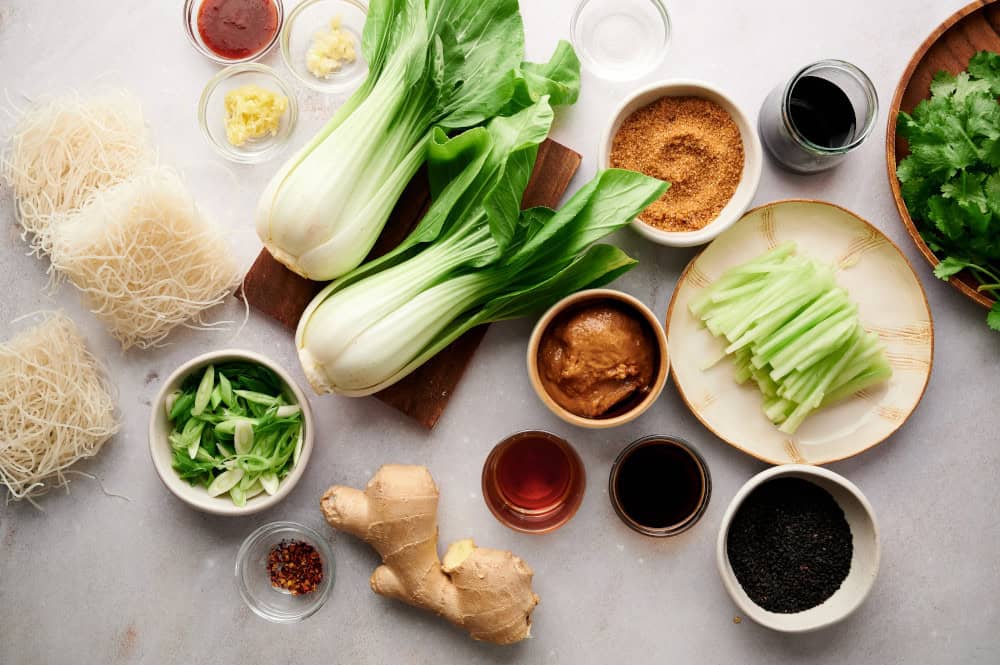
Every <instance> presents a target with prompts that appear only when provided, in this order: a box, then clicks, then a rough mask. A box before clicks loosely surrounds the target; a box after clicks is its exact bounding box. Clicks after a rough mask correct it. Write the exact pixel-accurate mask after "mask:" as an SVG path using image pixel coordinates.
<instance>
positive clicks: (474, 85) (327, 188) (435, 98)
mask: <svg viewBox="0 0 1000 665" xmlns="http://www.w3.org/2000/svg"><path fill="white" fill-rule="evenodd" d="M362 51H363V53H364V56H365V59H366V60H367V62H368V67H369V74H368V77H367V79H366V81H365V83H364V84H363V85H362V86H361V88H360V89H358V91H357V92H356V93H355V94H354V95H353V96H352V97H351V98H350V99H349V100H348V101H347V102H346V103H345V104H344V106H343V107H342V108H341V109H340V110H339V111H338V112H337V113H336V114H335V115H334V116H333V118H332V119H331V120H330V121H329V122H328V123H327V125H326V126H325V127H324V128H323V129H322V130H321V131H320V132H319V133H318V134H317V135H316V136H315V137H314V138H313V139H312V140H311V141H310V142H309V143H308V144H306V145H305V146H304V147H303V148H302V149H301V150H300V151H299V152H298V153H297V154H296V155H295V156H293V157H292V158H291V159H290V160H289V161H288V162H287V163H286V164H285V165H284V166H283V167H282V168H281V169H280V170H279V171H278V173H277V174H276V175H275V176H274V178H273V179H272V180H271V182H270V184H269V185H268V187H267V188H266V190H265V191H264V193H263V195H262V196H261V198H260V201H259V203H258V207H257V213H256V226H257V232H258V235H259V236H260V238H261V240H262V241H263V242H264V245H265V247H267V249H268V250H269V251H270V252H271V254H272V255H273V256H274V257H275V258H277V259H278V260H279V261H281V262H282V263H284V264H285V265H286V266H288V267H289V268H290V269H292V270H294V271H295V272H297V273H299V274H301V275H303V276H305V277H308V278H310V279H314V280H330V279H334V278H336V277H339V276H341V275H344V274H346V273H347V272H349V271H351V270H352V269H354V268H355V267H357V266H358V265H359V264H360V263H361V262H362V261H363V260H364V258H365V256H367V255H368V252H369V251H370V250H371V248H372V246H373V245H374V244H375V241H376V239H377V238H378V236H379V234H380V233H381V231H382V228H383V227H384V226H385V223H386V221H387V219H388V217H389V214H390V213H391V211H392V209H393V207H394V206H395V204H396V202H397V201H398V200H399V197H400V195H401V194H402V192H403V189H404V188H405V187H406V185H407V183H408V182H409V181H410V179H411V178H412V177H413V175H414V174H415V173H416V172H417V170H418V169H419V168H420V166H421V165H422V164H423V163H424V161H425V159H426V158H427V156H428V146H429V145H430V144H431V143H433V142H434V140H435V135H436V134H437V133H438V132H440V131H441V130H442V129H443V130H444V131H445V132H451V131H455V130H460V129H465V128H469V127H474V126H477V125H480V124H482V123H484V122H486V121H487V120H489V119H490V118H492V117H494V116H496V115H498V114H503V115H511V114H514V113H516V112H517V111H519V110H521V109H523V108H525V107H528V106H531V105H533V104H535V103H536V102H538V101H539V100H540V99H541V98H542V97H543V96H548V97H549V100H550V102H551V103H553V104H571V103H573V102H575V101H576V98H577V96H578V93H579V83H580V63H579V60H577V57H576V54H575V53H574V52H573V49H572V47H570V46H569V45H568V44H566V43H562V44H560V45H559V47H558V48H557V49H556V52H555V54H554V55H553V57H552V59H551V61H550V62H548V63H545V64H533V63H522V61H521V60H522V58H523V55H524V28H523V25H522V23H521V16H520V13H519V11H518V2H517V0H373V2H372V3H371V7H370V8H369V12H368V19H367V21H366V23H365V30H364V36H363V40H362Z"/></svg>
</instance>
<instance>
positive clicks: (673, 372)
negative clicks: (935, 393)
mask: <svg viewBox="0 0 1000 665" xmlns="http://www.w3.org/2000/svg"><path fill="white" fill-rule="evenodd" d="M786 203H810V204H819V205H824V206H828V207H830V208H835V209H837V210H840V211H841V212H844V213H847V214H848V215H850V216H851V217H854V218H855V219H857V220H858V221H860V222H862V223H863V224H865V225H866V226H868V227H869V228H871V229H873V230H874V231H875V232H876V233H878V234H879V235H880V236H881V237H882V238H884V239H885V241H886V242H887V243H889V245H890V246H891V247H893V248H895V250H896V251H897V252H898V253H899V255H900V256H901V257H903V261H904V262H905V263H906V266H907V267H908V268H909V269H910V272H911V273H912V274H913V279H914V280H916V282H917V287H918V288H919V289H920V295H921V296H923V299H924V306H925V307H926V308H927V318H928V322H929V323H930V348H931V355H930V359H929V360H928V364H927V377H926V378H925V379H924V385H923V388H921V390H920V396H919V397H918V398H917V401H916V402H914V404H913V408H912V409H910V411H909V413H907V414H906V417H905V418H903V420H902V421H901V422H900V423H899V424H898V425H897V426H896V427H895V429H893V430H892V431H891V432H889V433H888V434H886V435H885V436H884V437H882V438H881V439H879V440H878V441H875V442H873V443H872V444H871V445H869V446H867V447H866V448H863V449H861V450H858V451H856V452H853V453H851V454H849V455H843V456H841V457H836V458H831V459H823V460H818V461H808V462H806V461H802V462H800V461H798V460H796V459H793V460H792V462H789V461H788V460H781V459H776V458H775V459H772V458H770V457H766V456H764V455H761V454H759V453H757V452H755V451H753V450H751V449H749V448H746V447H744V446H743V445H741V444H739V443H737V442H736V441H733V440H732V439H728V438H726V437H724V436H722V434H721V433H720V432H718V431H717V430H716V429H715V428H713V427H712V425H711V423H709V422H708V421H707V420H706V419H705V418H704V417H703V416H702V415H701V413H700V412H699V411H698V409H697V408H695V405H694V404H692V403H691V401H690V400H689V399H688V396H687V394H686V393H685V392H684V388H683V387H682V386H681V382H680V380H679V379H678V377H677V368H676V367H675V366H674V365H673V363H671V366H670V378H671V380H672V381H673V382H674V386H675V387H676V388H677V393H678V394H679V395H680V397H681V400H682V401H683V402H684V405H685V406H686V407H687V408H688V411H690V412H691V413H692V415H694V417H695V418H696V419H697V420H698V422H700V423H701V424H702V425H703V426H704V427H705V429H707V430H708V431H709V432H711V433H712V434H714V435H715V437H716V438H718V439H719V440H721V441H724V442H726V443H727V444H728V445H730V446H732V447H733V448H736V449H737V450H739V451H741V452H744V453H746V454H747V455H750V456H751V457H754V458H756V459H758V460H760V461H761V462H766V463H767V464H772V465H775V466H782V465H786V464H790V463H791V464H800V463H801V464H806V465H808V466H826V465H827V464H834V463H836V462H842V461H844V460H846V459H851V458H852V457H857V456H858V455H861V454H862V453H866V452H868V451H869V450H871V449H872V448H874V447H875V446H877V445H879V444H881V443H884V442H885V441H886V440H888V439H889V438H891V437H892V436H893V435H895V434H896V433H897V432H899V430H901V429H902V428H903V426H904V425H906V423H907V422H908V421H909V420H910V418H911V417H912V416H913V414H914V413H916V411H917V409H918V408H919V407H920V404H921V403H922V402H923V401H924V397H925V396H926V395H927V386H929V385H930V382H931V376H932V375H933V374H934V357H935V353H936V351H937V338H936V337H935V335H934V312H933V311H932V310H931V304H930V301H928V300H927V290H926V289H925V288H924V285H923V284H922V283H921V282H920V277H919V275H917V271H916V269H915V268H914V267H913V264H912V263H911V262H910V259H909V257H907V256H906V254H904V253H903V250H902V249H900V247H899V245H897V244H896V243H895V242H893V240H892V238H890V237H889V236H887V235H886V234H885V232H884V231H882V230H881V229H879V228H878V227H877V226H875V225H874V224H872V223H871V222H869V221H868V220H867V219H865V218H864V217H862V216H861V215H859V214H858V213H856V212H854V211H852V210H848V209H847V208H845V207H843V206H841V205H837V204H836V203H831V202H830V201H821V200H820V199H779V200H777V201H771V202H770V203H764V204H761V205H759V206H756V207H754V208H751V209H750V210H748V211H747V212H746V213H745V214H744V215H743V217H741V218H740V220H739V221H738V222H736V224H739V223H740V222H741V221H743V220H744V219H746V218H747V217H749V216H750V215H753V214H755V213H757V212H758V211H760V210H763V209H765V208H770V207H773V206H778V205H783V204H786ZM736 224H734V225H733V226H734V227H735V226H736ZM710 245H711V243H709V245H708V246H706V247H705V248H703V249H702V250H701V251H699V252H698V253H697V254H695V255H694V256H693V257H691V260H690V261H688V264H687V265H686V266H684V270H683V272H681V275H680V277H678V278H677V284H676V285H675V286H674V292H673V294H672V295H671V296H670V304H669V305H668V306H667V315H666V318H665V320H664V322H663V329H664V330H665V331H667V332H669V331H670V320H671V318H672V317H673V315H674V305H676V304H677V295H678V294H679V293H680V290H681V286H682V285H683V284H684V280H685V279H686V278H687V276H688V273H689V272H690V271H691V267H692V266H693V265H694V264H695V263H696V262H697V261H698V259H699V258H700V257H701V255H702V253H703V252H704V251H705V250H706V249H708V247H709V246H710ZM669 342H670V339H669V337H668V338H667V343H668V344H669Z"/></svg>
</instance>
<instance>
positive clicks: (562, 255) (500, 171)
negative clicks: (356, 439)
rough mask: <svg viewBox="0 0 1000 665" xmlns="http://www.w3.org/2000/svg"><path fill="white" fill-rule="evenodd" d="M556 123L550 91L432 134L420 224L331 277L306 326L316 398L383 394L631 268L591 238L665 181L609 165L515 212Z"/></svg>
mask: <svg viewBox="0 0 1000 665" xmlns="http://www.w3.org/2000/svg"><path fill="white" fill-rule="evenodd" d="M551 122H552V109H551V107H550V106H549V103H548V100H547V99H545V98H543V99H541V100H539V101H538V102H537V103H535V104H534V105H532V106H530V107H528V108H527V109H525V110H523V111H520V112H519V113H517V114H515V115H513V116H511V117H498V118H495V119H494V120H492V121H491V122H490V123H489V125H488V126H487V127H485V128H484V127H479V128H475V129H472V130H469V131H467V132H465V133H464V134H461V135H459V136H457V137H455V138H453V139H448V138H447V137H446V136H445V135H444V133H443V132H440V131H439V132H436V133H435V134H434V136H433V137H432V141H431V144H430V149H429V155H430V158H429V163H430V179H431V183H432V190H433V193H434V201H433V203H432V205H431V208H430V210H429V211H428V213H427V215H426V216H425V217H424V219H423V221H422V222H421V223H420V225H418V227H417V228H416V229H415V230H414V231H413V233H412V234H411V235H410V237H409V238H407V240H406V241H404V242H403V244H402V245H400V246H399V247H398V248H397V249H396V250H394V251H393V252H391V253H389V254H387V255H385V256H384V257H382V258H380V259H378V260H376V261H373V262H370V263H367V264H365V265H362V266H361V267H359V268H358V269H356V270H355V271H353V272H351V273H349V274H348V275H345V276H344V277H342V278H341V279H339V280H337V281H336V282H333V283H332V284H330V285H329V286H328V287H327V288H326V289H324V290H323V291H322V292H321V293H320V294H319V295H318V296H317V297H316V298H315V300H313V302H312V303H311V304H310V306H309V307H308V308H307V309H306V312H305V313H304V314H303V316H302V319H301V320H300V322H299V328H298V331H297V334H296V346H297V348H298V351H299V359H300V361H301V362H302V366H303V369H304V370H305V373H306V376H307V377H308V379H309V382H310V383H311V384H312V385H313V387H314V388H315V389H316V390H317V392H320V393H324V392H337V393H341V394H345V395H369V394H372V393H375V392H378V391H379V390H382V389H384V388H386V387H388V386H390V385H392V384H394V383H396V382H397V381H399V380H400V379H402V378H403V377H405V376H407V375H408V374H409V373H410V372H412V371H413V370H415V369H416V368H418V367H419V366H420V365H422V364H423V363H424V362H426V361H427V360H429V359H430V358H431V357H433V356H434V355H435V354H437V353H438V352H439V351H441V350H442V349H443V348H444V347H446V346H447V345H448V344H450V343H451V342H453V341H454V340H455V339H457V338H458V337H459V336H461V335H462V334H463V333H465V332H466V331H467V330H469V329H471V328H473V327H475V326H477V325H480V324H483V323H489V322H491V321H499V320H503V319H510V318H516V317H521V316H526V315H530V314H533V313H537V312H540V311H542V310H544V309H545V308H547V307H549V306H551V304H552V303H554V302H556V301H557V300H559V299H560V298H562V297H563V296H565V295H567V294H569V293H572V292H574V291H578V290H580V289H584V288H590V287H595V286H600V285H602V284H605V283H607V282H609V281H611V280H613V279H615V278H616V277H618V276H619V275H621V274H622V273H624V272H626V271H628V270H629V269H631V268H632V267H633V266H634V265H635V261H634V260H632V259H631V258H629V257H628V256H627V255H626V254H625V253H624V252H622V251H621V250H620V249H618V248H617V247H613V246H609V245H598V244H594V243H596V242H597V241H598V240H600V239H601V238H603V237H604V236H606V235H607V234H609V233H611V232H613V231H615V230H616V229H618V228H621V227H622V226H624V225H625V224H628V223H629V222H630V221H631V220H632V219H633V218H634V217H635V216H636V215H638V214H639V213H640V212H641V211H642V210H643V209H644V208H645V207H646V206H647V205H649V204H650V203H651V202H653V201H655V200H656V199H657V198H659V197H660V196H661V195H662V194H663V192H664V191H665V190H666V188H667V185H666V184H665V183H662V182H660V181H658V180H655V179H652V178H649V177H646V176H644V175H641V174H638V173H633V172H630V171H618V170H609V171H604V172H603V173H601V174H599V175H598V177H597V178H595V179H594V180H593V181H592V182H590V183H589V184H587V185H586V186H584V187H583V188H582V189H581V190H580V191H579V192H578V193H577V194H576V195H575V196H574V197H573V198H572V199H571V200H570V201H569V202H568V203H567V204H566V205H565V206H564V207H563V208H562V210H560V211H558V212H556V211H553V210H549V209H546V208H534V209H531V210H527V211H523V212H522V211H521V210H520V202H521V198H522V195H523V193H524V189H525V187H526V186H527V183H528V178H529V176H530V175H531V171H532V168H533V166H534V162H535V158H536V157H537V152H538V146H539V144H540V143H541V142H542V141H543V140H544V139H545V136H546V135H547V133H548V130H549V127H550V125H551Z"/></svg>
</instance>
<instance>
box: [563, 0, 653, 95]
mask: <svg viewBox="0 0 1000 665" xmlns="http://www.w3.org/2000/svg"><path fill="white" fill-rule="evenodd" d="M570 28H571V35H572V40H573V46H574V48H575V49H576V52H577V55H578V56H579V57H580V60H581V61H582V62H583V63H584V65H585V66H586V67H587V68H588V69H590V70H591V71H592V72H594V73H595V74H597V75H598V76H600V77H602V78H605V79H611V80H616V81H628V80H631V79H636V78H639V77H641V76H643V75H645V74H648V73H649V72H651V71H653V70H654V69H655V68H656V67H657V65H659V64H660V62H661V61H662V60H663V56H664V54H665V53H666V50H667V44H668V43H669V41H670V17H669V15H668V14H667V8H666V7H665V6H664V5H663V3H662V2H661V1H660V0H583V2H581V3H580V6H579V7H577V10H576V13H575V14H574V15H573V22H572V25H571V26H570Z"/></svg>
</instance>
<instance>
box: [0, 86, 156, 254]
mask: <svg viewBox="0 0 1000 665" xmlns="http://www.w3.org/2000/svg"><path fill="white" fill-rule="evenodd" d="M154 160H155V155H154V152H153V149H152V147H151V146H150V143H149V138H148V133H147V131H146V127H145V120H144V119H143V115H142V108H141V107H140V105H139V100H138V99H136V98H135V96H134V95H132V94H131V93H130V92H127V91H125V90H110V91H106V92H102V93H98V94H96V95H94V96H91V97H87V98H83V97H80V96H79V95H77V94H75V93H74V94H69V95H65V96H62V97H56V98H52V99H50V100H47V101H45V102H43V103H41V104H39V105H37V106H34V107H32V108H31V109H30V110H29V111H27V112H25V113H23V114H22V115H21V117H20V118H19V121H18V123H17V125H16V126H15V128H14V132H13V135H12V137H11V141H10V143H9V145H8V147H7V149H6V150H5V151H4V154H3V156H2V159H0V161H2V167H3V176H4V179H5V180H6V181H7V183H8V185H10V187H11V189H13V191H14V195H15V196H16V198H17V210H18V215H19V217H20V221H21V226H22V227H23V229H24V234H25V235H26V236H27V235H28V234H30V235H31V241H30V242H31V248H32V250H33V251H34V252H39V253H48V251H49V248H50V247H51V240H50V238H51V232H52V222H53V216H54V215H58V214H64V213H68V212H72V211H73V210H76V209H78V208H80V207H81V206H82V205H83V204H84V202H86V201H87V200H88V199H89V198H90V197H91V195H92V194H93V193H94V192H96V191H98V190H101V189H104V188H106V187H110V186H112V185H114V184H116V183H119V182H121V181H123V180H125V179H126V178H128V177H130V176H131V175H133V174H134V173H136V172H137V171H138V170H139V169H141V168H142V167H144V166H146V165H148V164H151V163H152V162H153V161H154Z"/></svg>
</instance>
